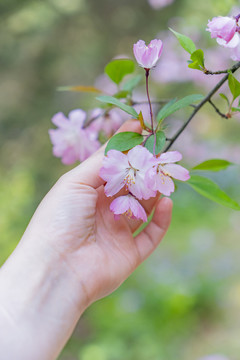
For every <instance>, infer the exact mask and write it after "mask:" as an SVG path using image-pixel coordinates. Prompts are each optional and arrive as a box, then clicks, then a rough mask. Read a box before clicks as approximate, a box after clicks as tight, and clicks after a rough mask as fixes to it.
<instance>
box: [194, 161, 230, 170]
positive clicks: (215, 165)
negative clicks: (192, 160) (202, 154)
mask: <svg viewBox="0 0 240 360" xmlns="http://www.w3.org/2000/svg"><path fill="white" fill-rule="evenodd" d="M230 165H233V163H231V162H230V161H227V160H222V159H211V160H207V161H204V162H202V163H201V164H198V165H196V166H194V168H193V170H206V171H220V170H224V169H226V168H228V167H229V166H230Z"/></svg>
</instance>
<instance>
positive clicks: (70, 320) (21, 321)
mask: <svg viewBox="0 0 240 360" xmlns="http://www.w3.org/2000/svg"><path fill="white" fill-rule="evenodd" d="M40 244H41V243H40V242H37V241H33V240H32V241H28V240H27V239H23V241H22V242H21V243H20V244H19V245H18V247H17V249H16V250H15V251H14V253H13V254H12V255H11V257H10V258H9V259H8V261H7V262H6V263H5V264H4V266H3V267H2V268H1V270H0V288H1V293H0V319H1V321H0V335H1V336H0V338H1V339H2V340H0V342H1V341H3V345H4V339H5V346H6V354H8V356H6V358H7V359H9V360H11V359H14V356H15V352H16V354H17V353H18V354H19V353H20V354H23V355H22V356H24V358H25V359H26V360H27V359H33V358H34V359H36V360H37V359H38V356H40V355H38V353H37V349H39V348H41V359H43V358H44V359H54V358H55V357H56V356H57V355H58V353H59V351H60V350H61V349H62V347H63V346H64V345H65V343H66V341H67V340H68V338H69V337H70V335H71V333H72V331H73V329H74V327H75V325H76V323H77V321H78V320H79V318H80V316H81V314H82V313H83V311H84V310H85V309H86V307H87V305H88V300H87V298H86V295H85V293H84V289H83V287H82V285H81V283H80V282H79V281H77V278H76V277H75V276H74V273H73V272H71V271H69V269H68V267H67V264H66V262H65V261H64V259H61V258H60V257H59V256H58V255H57V254H56V253H55V252H54V251H52V252H51V248H50V247H48V248H45V247H44V245H42V244H41V245H40ZM13 336H14V338H15V339H18V341H16V342H17V344H16V346H15V347H14V349H13V348H12V347H11V343H10V339H11V338H12V337H13ZM29 340H30V341H29ZM7 341H9V344H8V343H7ZM29 343H30V345H29ZM1 347H2V346H1ZM14 351H15V352H14ZM13 352H14V353H13ZM16 358H17V357H16ZM39 359H40V357H39Z"/></svg>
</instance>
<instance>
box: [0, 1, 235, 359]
mask: <svg viewBox="0 0 240 360" xmlns="http://www.w3.org/2000/svg"><path fill="white" fill-rule="evenodd" d="M167 3H169V4H167ZM170 3H171V1H163V0H149V2H148V0H131V1H129V0H121V1H114V0H101V1H99V0H68V1H65V0H45V1H39V0H38V1H34V0H21V1H19V0H8V1H1V2H0V34H1V35H0V79H1V81H0V264H2V263H3V262H4V260H5V259H6V258H7V256H8V255H9V254H10V253H11V252H12V250H13V249H14V247H15V246H16V244H17V243H18V241H19V239H20V238H21V235H22V233H23V232H24V229H25V227H26V226H27V224H28V222H29V220H30V218H31V216H32V214H33V212H34V210H35V208H36V206H37V204H38V203H39V201H40V200H41V199H42V197H43V196H44V194H45V193H46V192H47V191H48V190H49V189H50V188H51V186H52V185H53V184H54V182H55V181H56V180H57V179H58V177H59V176H60V175H61V174H63V173H64V172H65V171H67V170H68V169H70V167H65V166H64V165H62V164H61V161H60V160H59V159H56V158H54V157H53V156H52V146H51V144H50V141H49V136H48V129H49V128H51V127H52V125H51V117H52V116H53V114H54V113H56V112H58V111H63V112H64V113H65V114H67V113H68V112H69V111H70V110H72V109H75V108H79V107H80V108H83V109H85V110H89V109H91V108H93V107H95V106H96V101H95V99H94V96H93V95H89V94H80V93H70V92H57V91H56V88H57V87H58V86H64V85H94V84H95V83H96V79H98V80H97V83H98V84H99V83H101V84H102V83H103V84H104V81H106V80H105V79H104V78H102V76H101V74H102V73H103V68H104V66H105V64H106V63H107V62H109V61H110V60H111V59H112V58H113V57H115V56H118V55H120V54H121V55H122V54H125V55H126V56H130V57H132V44H133V43H134V42H136V41H137V40H138V39H140V38H141V39H144V40H146V41H150V40H151V39H152V38H155V37H159V38H161V39H163V40H165V41H164V52H163V56H162V59H161V61H160V64H159V67H158V68H157V69H156V70H155V71H154V73H153V78H152V83H151V93H152V94H154V96H155V97H156V99H159V98H171V97H175V96H178V97H182V96H184V95H188V94H190V93H192V92H196V93H203V94H206V93H207V91H208V90H209V89H210V88H211V87H212V86H213V85H214V82H215V83H216V82H217V80H218V79H219V78H218V79H216V78H209V77H208V78H206V77H204V76H203V75H202V74H200V73H198V71H196V70H195V71H194V70H190V69H188V68H187V65H186V59H187V58H186V54H184V51H183V50H182V49H181V48H180V46H179V45H178V43H177V42H176V40H175V39H174V37H173V35H171V33H169V31H168V27H169V26H170V27H172V28H174V29H175V30H177V31H179V32H182V33H185V34H187V35H189V36H191V37H192V38H193V39H194V40H195V41H196V42H197V44H198V46H199V47H202V48H203V49H204V50H205V51H206V62H207V64H208V66H209V67H210V68H211V69H213V70H219V69H223V68H225V67H228V66H230V65H231V64H232V62H231V60H230V58H229V54H228V53H226V52H225V51H224V49H219V48H218V47H217V46H216V42H215V40H211V39H210V35H209V33H207V32H206V31H205V28H206V24H207V20H208V19H209V18H212V17H213V16H216V15H227V14H229V13H231V12H232V13H234V14H236V12H237V11H238V8H240V4H239V2H238V1H232V0H208V1H207V2H205V1H197V2H196V1H192V0H175V1H172V4H170ZM164 5H166V6H164ZM237 78H238V79H239V74H238V75H237ZM106 86H107V83H106ZM142 91H143V86H142V87H141V86H140V90H139V92H138V93H137V92H136V97H137V96H142V95H141V94H142ZM226 91H227V90H226ZM215 101H216V103H217V104H219V106H220V107H221V108H222V110H223V111H224V106H225V105H224V104H223V103H222V102H221V100H220V97H219V96H216V98H215ZM188 111H189V110H187V111H186V112H180V113H178V114H177V116H175V117H174V118H172V119H170V121H169V126H168V131H169V133H171V132H173V130H174V129H175V128H176V127H178V126H180V125H181V123H182V121H184V119H185V118H186V116H187V114H188ZM239 136H240V123H239V118H234V119H230V120H224V119H221V118H219V117H218V116H217V114H216V113H215V112H214V110H213V109H212V108H211V107H210V106H208V105H206V106H205V107H204V109H203V110H202V112H201V113H200V114H199V115H198V116H197V117H196V118H195V120H194V121H193V122H192V124H191V126H190V127H189V129H188V130H187V131H186V132H185V134H184V135H183V136H182V137H181V138H180V140H179V141H178V142H177V143H176V144H175V146H174V148H175V149H178V150H180V151H181V152H182V153H183V155H184V162H185V165H186V166H187V167H189V168H190V167H192V166H193V165H195V164H197V163H198V162H200V161H202V160H206V159H208V158H219V157H222V158H225V159H227V160H230V161H234V162H235V163H236V164H238V165H235V166H232V167H231V168H229V169H228V170H226V171H222V172H220V173H217V174H214V176H213V175H212V174H211V175H210V176H211V177H212V178H213V179H214V180H215V181H216V182H217V183H218V184H219V185H220V186H221V187H222V188H223V189H224V190H225V191H226V192H227V193H228V194H229V195H230V196H232V197H233V198H235V199H236V200H237V201H240V195H239V185H240V170H239V163H240V160H239V159H240V142H239ZM172 198H173V201H174V211H173V221H172V225H171V228H170V230H169V232H168V235H167V236H166V238H165V239H164V241H163V243H162V244H161V246H160V247H159V249H158V250H157V251H156V252H155V254H154V255H152V256H151V258H150V259H149V260H148V261H146V263H145V264H144V265H142V266H141V267H140V268H139V269H138V270H137V271H136V272H135V273H134V274H133V275H132V276H131V277H130V279H128V280H127V281H126V282H125V283H124V284H123V285H122V286H121V288H120V289H118V290H117V291H116V292H115V293H114V294H112V295H111V296H109V297H108V298H106V299H103V300H101V301H98V302H97V303H95V304H93V305H92V306H91V308H90V309H88V310H87V311H86V312H85V314H84V315H83V317H82V319H81V321H80V322H79V324H78V326H77V328H76V330H75V332H74V334H73V335H72V338H71V339H70V341H69V343H68V344H67V346H66V347H65V349H64V351H63V352H62V354H61V355H60V357H59V359H60V360H77V359H81V360H122V359H126V360H199V359H202V358H205V357H206V356H209V355H214V354H215V355H216V354H219V356H220V355H221V356H222V358H221V359H225V358H226V359H229V360H238V359H240V262H239V255H240V243H239V240H240V239H239V238H240V236H239V234H240V215H239V213H237V212H235V211H233V210H230V209H227V208H223V207H222V206H220V205H217V204H214V203H211V202H210V201H208V200H207V199H204V198H202V197H200V196H199V195H197V194H196V193H194V192H193V191H192V190H191V189H190V188H189V187H188V186H187V185H186V184H182V185H180V186H179V188H178V191H177V192H176V193H175V194H174V195H173V196H172ZM39 351H41V349H39ZM223 356H224V357H223ZM211 359H213V357H211ZM215 359H217V358H215V357H214V360H215ZM219 360H220V357H219Z"/></svg>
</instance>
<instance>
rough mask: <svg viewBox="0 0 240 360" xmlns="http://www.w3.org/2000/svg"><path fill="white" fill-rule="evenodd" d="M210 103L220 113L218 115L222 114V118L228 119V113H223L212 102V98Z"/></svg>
mask: <svg viewBox="0 0 240 360" xmlns="http://www.w3.org/2000/svg"><path fill="white" fill-rule="evenodd" d="M208 102H209V104H211V105H212V107H213V108H214V110H215V111H216V113H218V115H220V116H221V117H222V118H224V119H228V117H227V115H226V114H223V113H222V112H221V111H220V110H219V109H218V107H217V106H216V105H215V104H214V103H213V102H212V100H211V99H209V100H208Z"/></svg>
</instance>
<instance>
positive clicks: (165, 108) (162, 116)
mask: <svg viewBox="0 0 240 360" xmlns="http://www.w3.org/2000/svg"><path fill="white" fill-rule="evenodd" d="M176 101H177V98H175V99H172V100H170V101H169V102H168V103H167V104H166V105H164V106H163V107H162V108H161V109H160V110H159V112H158V114H157V122H158V123H159V121H160V120H163V119H165V117H166V116H167V115H166V114H168V111H169V109H170V108H171V107H172V105H173V104H174V103H175V102H176Z"/></svg>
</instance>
